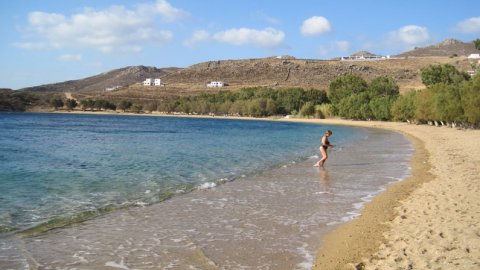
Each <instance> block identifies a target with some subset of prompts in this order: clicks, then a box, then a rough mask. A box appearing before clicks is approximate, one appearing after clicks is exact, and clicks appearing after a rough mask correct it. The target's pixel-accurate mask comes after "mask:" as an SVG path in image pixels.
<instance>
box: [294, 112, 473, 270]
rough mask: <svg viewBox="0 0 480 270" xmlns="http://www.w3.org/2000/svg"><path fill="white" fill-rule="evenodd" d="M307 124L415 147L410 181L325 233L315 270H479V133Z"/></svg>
mask: <svg viewBox="0 0 480 270" xmlns="http://www.w3.org/2000/svg"><path fill="white" fill-rule="evenodd" d="M293 121H296V120H293ZM298 121H303V120H298ZM307 121H308V120H307ZM310 122H315V123H323V124H340V125H351V126H363V127H374V128H384V129H389V130H394V131H398V132H402V133H404V134H406V135H407V136H408V137H409V138H411V140H412V141H413V143H414V145H415V148H416V153H415V155H414V157H413V159H412V176H411V177H409V178H408V179H406V180H404V181H401V182H398V183H396V184H393V185H391V186H390V187H389V188H388V189H387V191H386V192H384V193H383V194H381V195H379V196H377V197H376V198H375V199H374V200H373V201H372V202H370V203H368V204H367V205H366V206H365V208H364V209H363V211H362V215H361V217H360V218H358V219H356V220H353V221H352V222H349V223H347V224H345V225H342V226H340V227H339V228H338V229H336V230H335V231H334V232H332V233H331V234H329V235H328V236H327V238H326V239H325V241H324V243H323V248H322V249H321V250H320V251H319V253H318V256H317V261H316V265H315V269H322V270H324V269H480V226H479V225H480V201H479V195H478V194H479V192H480V130H458V129H453V128H447V127H435V126H428V125H410V124H406V123H391V122H363V121H344V120H311V121H310Z"/></svg>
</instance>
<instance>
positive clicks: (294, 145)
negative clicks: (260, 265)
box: [0, 113, 362, 231]
mask: <svg viewBox="0 0 480 270" xmlns="http://www.w3.org/2000/svg"><path fill="white" fill-rule="evenodd" d="M332 129H334V132H335V137H336V141H337V142H338V143H340V144H342V145H344V146H346V145H348V144H350V143H355V141H356V140H359V139H360V138H362V133H361V132H355V133H354V132H352V131H351V129H349V128H343V127H334V128H332ZM324 130H325V128H324V127H321V126H318V125H309V124H295V123H272V122H266V121H238V120H224V119H190V118H170V117H141V116H106V115H101V116H99V115H62V114H31V113H18V114H15V113H13V114H12V113H2V114H0V138H1V139H0V172H1V174H0V190H2V192H1V194H0V227H1V228H2V229H3V230H4V231H5V230H12V229H13V230H19V229H20V230H21V229H26V228H30V227H33V226H36V225H39V224H42V223H45V222H47V221H50V220H53V219H56V218H62V217H69V216H72V215H76V214H80V213H83V212H85V211H92V210H93V211H94V210H97V209H100V208H105V207H109V208H118V207H123V206H130V205H144V204H151V203H154V202H158V201H160V200H163V199H164V198H167V197H169V196H171V195H174V194H179V193H182V192H187V191H189V190H191V189H193V188H196V187H198V186H201V185H202V184H203V185H207V186H208V185H212V184H218V183H221V182H226V181H231V180H234V179H236V178H238V177H240V176H242V175H249V174H254V173H258V172H260V171H263V170H266V169H269V168H272V167H275V166H280V165H282V164H286V163H288V162H290V161H295V160H301V159H305V158H307V157H309V156H312V155H314V154H316V148H317V145H318V141H319V138H320V137H321V134H323V132H324Z"/></svg>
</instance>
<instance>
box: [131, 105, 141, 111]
mask: <svg viewBox="0 0 480 270" xmlns="http://www.w3.org/2000/svg"><path fill="white" fill-rule="evenodd" d="M131 110H132V112H134V113H141V112H142V111H143V106H142V104H139V103H135V104H133V105H132V107H131Z"/></svg>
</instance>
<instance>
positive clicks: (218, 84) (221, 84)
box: [207, 81, 225, 87]
mask: <svg viewBox="0 0 480 270" xmlns="http://www.w3.org/2000/svg"><path fill="white" fill-rule="evenodd" d="M224 86H225V83H224V82H222V81H212V82H209V83H207V87H224Z"/></svg>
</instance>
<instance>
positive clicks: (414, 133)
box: [54, 111, 480, 270]
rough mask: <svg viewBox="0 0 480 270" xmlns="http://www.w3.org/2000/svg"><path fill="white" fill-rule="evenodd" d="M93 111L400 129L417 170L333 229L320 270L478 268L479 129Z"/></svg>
mask: <svg viewBox="0 0 480 270" xmlns="http://www.w3.org/2000/svg"><path fill="white" fill-rule="evenodd" d="M54 113H76V114H92V112H78V111H75V112H54ZM93 113H94V114H102V115H108V114H111V115H134V116H135V115H136V116H157V117H190V118H217V119H239V120H260V121H261V120H264V121H284V122H301V123H312V124H326V125H344V126H356V127H367V128H381V129H387V130H391V131H394V132H399V133H402V134H404V135H405V136H406V137H407V138H408V139H409V140H411V141H412V143H413V146H414V148H415V153H414V155H413V156H412V160H411V164H412V171H411V176H410V177H407V178H406V179H404V180H403V181H400V182H396V183H394V184H392V185H390V186H388V187H387V190H386V191H385V192H383V193H381V194H379V195H377V196H375V197H374V198H373V200H372V201H371V202H368V203H366V204H365V205H364V207H363V208H362V210H361V215H360V217H359V218H356V219H354V220H352V221H349V222H347V223H344V224H342V225H340V226H339V227H338V228H336V229H335V230H334V231H332V232H331V233H329V234H327V236H326V238H325V239H324V240H323V241H322V245H321V246H322V247H321V249H320V250H319V251H318V253H317V256H316V263H315V266H314V269H322V270H324V269H327V270H328V269H440V268H441V269H474V268H480V259H479V258H480V257H479V254H480V229H479V227H480V226H479V222H478V220H480V202H478V198H477V197H478V193H479V192H480V171H479V170H480V130H457V129H454V128H447V127H435V126H428V125H412V124H407V123H398V122H377V121H352V120H341V119H301V118H290V119H286V118H253V117H230V116H207V115H166V114H158V113H153V114H132V113H116V112H97V113H96V112H93Z"/></svg>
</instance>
